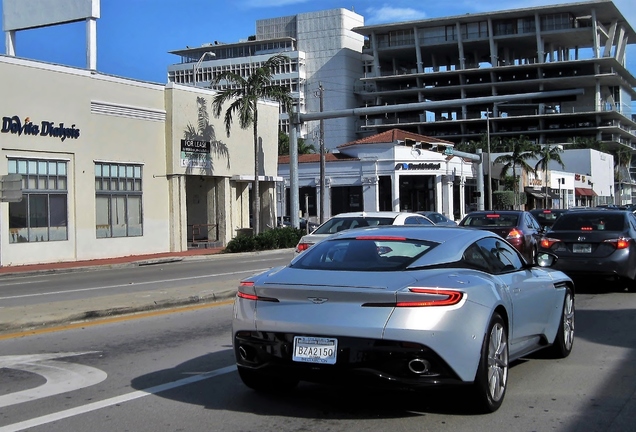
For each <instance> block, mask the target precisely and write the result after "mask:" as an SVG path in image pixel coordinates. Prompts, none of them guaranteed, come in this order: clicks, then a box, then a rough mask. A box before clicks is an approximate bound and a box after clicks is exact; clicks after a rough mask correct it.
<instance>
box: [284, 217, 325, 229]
mask: <svg viewBox="0 0 636 432" xmlns="http://www.w3.org/2000/svg"><path fill="white" fill-rule="evenodd" d="M307 224H309V228H307ZM318 225H319V224H317V223H316V222H312V221H307V219H305V218H299V221H298V227H299V228H300V229H301V230H308V231H309V232H312V231H313V230H315V229H316V228H318ZM289 226H291V217H290V216H279V217H278V227H279V228H282V227H289Z"/></svg>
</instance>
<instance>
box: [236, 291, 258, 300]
mask: <svg viewBox="0 0 636 432" xmlns="http://www.w3.org/2000/svg"><path fill="white" fill-rule="evenodd" d="M236 295H237V296H239V297H240V298H242V299H246V300H254V301H256V300H258V296H257V295H254V294H248V293H244V292H241V291H239V292H238V293H237V294H236Z"/></svg>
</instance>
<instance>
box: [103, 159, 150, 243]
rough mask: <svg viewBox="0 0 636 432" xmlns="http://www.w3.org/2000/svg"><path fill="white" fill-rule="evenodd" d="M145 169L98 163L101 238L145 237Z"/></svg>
mask: <svg viewBox="0 0 636 432" xmlns="http://www.w3.org/2000/svg"><path fill="white" fill-rule="evenodd" d="M141 196H142V187H141V165H131V164H115V163H105V162H96V163H95V224H96V227H95V228H96V233H97V238H109V237H135V236H140V235H143V217H142V206H141Z"/></svg>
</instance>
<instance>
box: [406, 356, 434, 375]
mask: <svg viewBox="0 0 636 432" xmlns="http://www.w3.org/2000/svg"><path fill="white" fill-rule="evenodd" d="M430 368H431V364H430V363H429V362H428V361H427V360H424V359H419V358H416V359H413V360H411V361H409V370H410V371H411V372H413V373H414V374H417V375H421V374H425V373H427V372H428V371H429V370H430Z"/></svg>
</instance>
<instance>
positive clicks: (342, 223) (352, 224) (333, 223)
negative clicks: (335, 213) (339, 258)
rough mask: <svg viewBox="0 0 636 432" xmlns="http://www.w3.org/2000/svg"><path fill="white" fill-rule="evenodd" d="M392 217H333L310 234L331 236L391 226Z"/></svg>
mask: <svg viewBox="0 0 636 432" xmlns="http://www.w3.org/2000/svg"><path fill="white" fill-rule="evenodd" d="M393 219H394V218H392V217H363V216H359V217H333V218H331V219H329V220H328V221H327V222H325V223H324V224H322V225H321V226H319V227H318V228H317V229H316V230H315V231H314V232H313V233H312V234H333V233H337V232H338V231H344V230H348V229H352V228H359V227H366V226H378V225H392V224H393Z"/></svg>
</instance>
